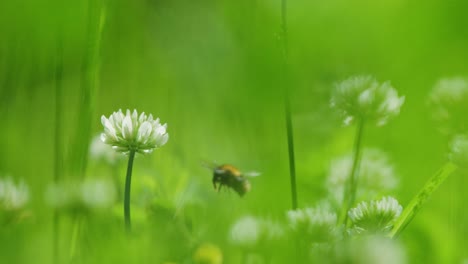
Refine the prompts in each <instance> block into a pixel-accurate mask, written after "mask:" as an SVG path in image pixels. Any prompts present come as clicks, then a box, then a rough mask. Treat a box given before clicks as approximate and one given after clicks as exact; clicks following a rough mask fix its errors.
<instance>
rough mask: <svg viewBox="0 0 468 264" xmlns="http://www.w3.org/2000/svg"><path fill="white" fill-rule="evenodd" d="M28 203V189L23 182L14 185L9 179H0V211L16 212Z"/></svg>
mask: <svg viewBox="0 0 468 264" xmlns="http://www.w3.org/2000/svg"><path fill="white" fill-rule="evenodd" d="M28 201H29V189H28V186H27V185H26V183H25V182H24V181H20V182H19V183H18V184H16V183H15V182H14V181H13V179H12V178H11V177H6V178H3V179H0V209H3V210H5V211H16V210H20V209H22V208H23V207H24V206H25V205H26V203H27V202H28Z"/></svg>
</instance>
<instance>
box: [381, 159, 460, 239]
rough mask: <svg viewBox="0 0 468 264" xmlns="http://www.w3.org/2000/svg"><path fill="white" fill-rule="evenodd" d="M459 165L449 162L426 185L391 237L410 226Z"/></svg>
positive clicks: (407, 209)
mask: <svg viewBox="0 0 468 264" xmlns="http://www.w3.org/2000/svg"><path fill="white" fill-rule="evenodd" d="M457 168H458V167H457V165H455V164H453V163H451V162H447V163H446V164H445V165H444V166H442V168H440V169H439V170H438V171H437V172H436V173H435V174H434V175H433V176H432V177H431V178H430V179H429V180H428V181H427V182H426V184H425V185H424V187H423V188H422V189H421V190H420V191H419V193H418V194H417V195H416V196H415V197H414V198H413V199H412V200H411V201H410V203H409V204H408V205H407V206H406V208H405V209H404V210H403V213H402V214H401V216H400V217H399V218H398V220H397V221H396V223H395V225H394V226H393V228H392V231H391V232H390V237H392V238H395V237H398V235H399V234H400V233H401V232H402V231H403V230H404V229H405V228H406V227H407V226H408V224H409V223H410V222H411V221H412V220H413V218H414V216H415V215H416V214H417V213H418V212H419V210H420V209H421V207H422V206H423V205H424V203H425V202H426V201H427V200H428V199H429V198H430V197H431V195H432V194H433V193H434V192H435V191H436V190H437V189H438V188H439V186H440V185H441V184H442V183H443V182H444V181H445V180H446V179H447V177H448V176H450V175H451V174H452V173H453V172H455V171H456V170H457Z"/></svg>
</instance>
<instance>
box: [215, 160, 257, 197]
mask: <svg viewBox="0 0 468 264" xmlns="http://www.w3.org/2000/svg"><path fill="white" fill-rule="evenodd" d="M217 184H218V185H217ZM213 186H214V188H215V189H216V190H218V191H219V190H221V187H223V186H227V187H230V188H232V189H233V190H234V191H236V192H237V193H238V194H239V195H240V196H243V195H244V194H246V193H247V192H248V191H250V182H249V181H248V180H247V179H246V178H245V177H243V176H242V173H241V172H240V171H239V170H238V169H237V168H236V167H234V166H232V165H229V164H224V165H221V166H218V167H216V168H215V170H214V173H213Z"/></svg>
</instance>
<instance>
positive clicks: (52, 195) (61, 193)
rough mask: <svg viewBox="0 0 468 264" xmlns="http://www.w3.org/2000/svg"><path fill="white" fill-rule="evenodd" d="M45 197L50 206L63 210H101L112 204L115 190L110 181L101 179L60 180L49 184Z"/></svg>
mask: <svg viewBox="0 0 468 264" xmlns="http://www.w3.org/2000/svg"><path fill="white" fill-rule="evenodd" d="M46 199H47V202H48V203H49V204H50V205H51V206H52V207H54V208H58V209H63V210H69V211H84V212H87V211H92V210H103V209H108V208H110V207H112V206H113V205H114V202H115V199H116V190H115V188H114V187H113V184H112V183H110V182H108V181H106V180H101V179H87V180H85V181H83V182H62V183H58V184H53V185H51V186H49V188H48V190H47V193H46Z"/></svg>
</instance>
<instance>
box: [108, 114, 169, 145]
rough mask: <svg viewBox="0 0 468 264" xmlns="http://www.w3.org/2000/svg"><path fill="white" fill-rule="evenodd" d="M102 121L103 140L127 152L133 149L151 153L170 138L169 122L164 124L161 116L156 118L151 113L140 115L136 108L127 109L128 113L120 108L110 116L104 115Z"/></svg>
mask: <svg viewBox="0 0 468 264" xmlns="http://www.w3.org/2000/svg"><path fill="white" fill-rule="evenodd" d="M101 123H102V125H103V126H104V133H102V134H101V140H102V141H103V142H104V143H106V144H108V145H111V146H112V147H113V148H114V149H115V150H116V151H118V152H122V153H125V154H128V153H130V152H131V151H135V152H138V153H141V154H149V153H151V152H153V150H154V149H155V148H158V147H161V146H163V145H164V144H166V142H167V140H168V139H169V134H168V133H167V132H166V128H167V124H163V125H162V124H161V123H160V122H159V118H157V119H156V120H154V119H153V116H152V115H151V114H150V115H149V116H147V115H146V114H145V113H141V114H140V115H138V112H137V111H136V110H134V111H133V113H131V112H130V110H127V112H126V114H124V113H123V112H122V110H119V111H118V112H114V113H113V114H112V115H110V116H109V118H106V117H105V116H102V117H101Z"/></svg>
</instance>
